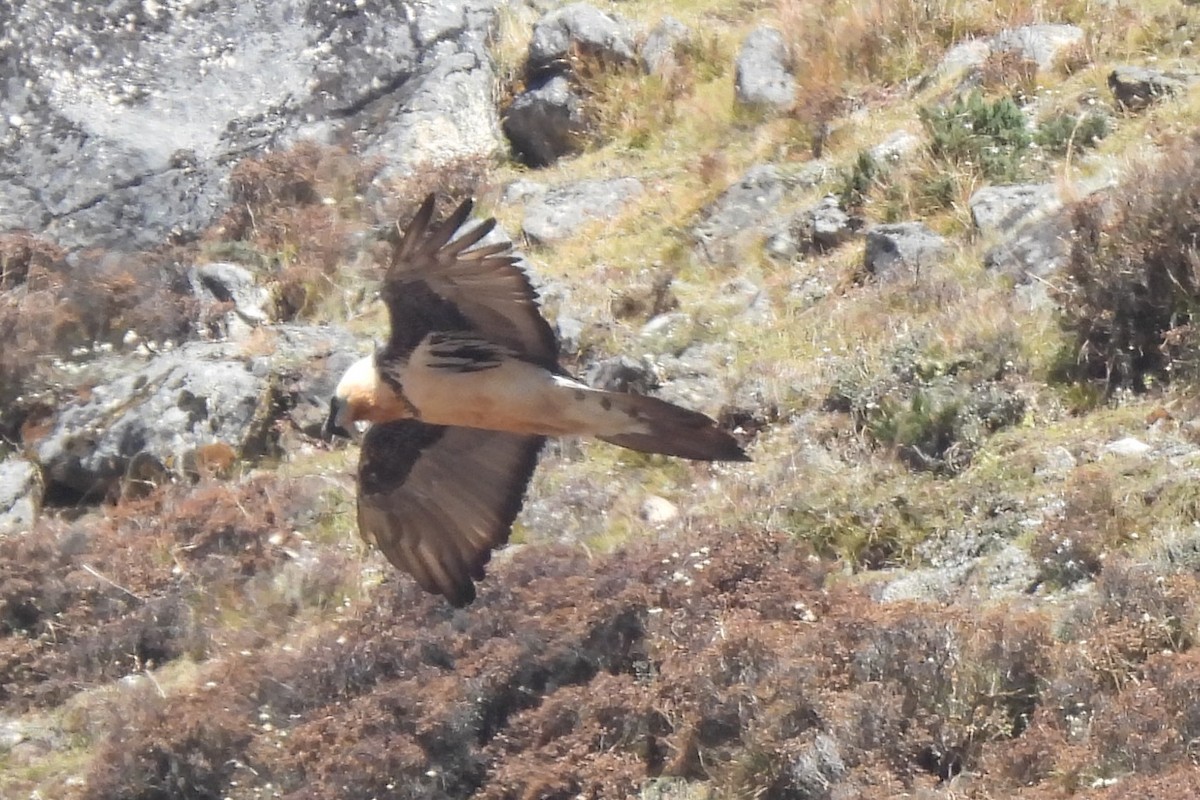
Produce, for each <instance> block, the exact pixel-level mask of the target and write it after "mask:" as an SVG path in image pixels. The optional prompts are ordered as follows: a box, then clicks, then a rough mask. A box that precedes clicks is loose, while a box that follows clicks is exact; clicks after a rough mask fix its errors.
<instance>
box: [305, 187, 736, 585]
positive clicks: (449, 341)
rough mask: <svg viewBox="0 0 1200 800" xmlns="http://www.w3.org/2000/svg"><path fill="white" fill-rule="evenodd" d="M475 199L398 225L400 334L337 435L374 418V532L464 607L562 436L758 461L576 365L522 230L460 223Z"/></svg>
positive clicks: (346, 385) (346, 380) (369, 512)
mask: <svg viewBox="0 0 1200 800" xmlns="http://www.w3.org/2000/svg"><path fill="white" fill-rule="evenodd" d="M471 207H472V203H471V201H470V200H468V201H466V202H464V203H462V204H461V205H460V206H459V207H458V210H457V211H455V212H454V213H453V214H451V215H450V216H449V217H448V218H446V219H444V220H442V221H441V222H437V223H435V222H434V221H433V212H434V196H433V195H430V196H429V197H427V198H426V199H425V202H424V203H423V204H422V205H421V208H420V210H418V211H417V213H416V215H415V216H414V217H413V219H412V221H411V222H410V223H409V224H408V226H407V229H406V230H405V231H404V235H403V236H401V237H399V241H398V243H397V244H395V246H394V249H393V252H392V255H391V263H390V264H389V265H388V268H387V273H386V274H385V276H384V282H383V289H382V295H383V300H384V302H385V303H386V305H387V309H388V316H389V319H390V322H391V335H390V337H389V339H388V341H387V344H386V345H384V346H383V347H382V348H378V349H376V351H375V352H374V353H373V354H372V355H369V356H366V357H365V358H363V359H361V360H359V361H357V362H355V363H354V364H353V365H351V366H350V368H349V369H348V370H347V371H346V373H345V375H344V376H343V377H342V379H341V381H340V382H339V383H338V385H337V389H336V390H335V392H334V396H333V398H332V399H331V400H330V405H329V417H328V419H327V421H326V423H325V432H326V435H327V437H328V436H333V435H335V434H336V435H342V436H348V435H350V431H352V430H355V426H354V423H356V422H358V421H366V422H369V423H370V426H369V428H368V429H367V431H366V433H365V435H364V436H363V439H362V452H361V456H360V460H359V468H358V527H359V532H360V533H361V534H362V536H363V538H364V539H365V540H366V541H367V542H368V543H370V544H373V545H375V546H376V547H378V548H379V549H380V550H382V551H383V554H384V555H385V556H387V559H388V560H389V561H390V562H391V563H392V564H394V565H395V566H397V567H399V568H400V569H402V570H404V571H405V572H408V573H409V574H410V575H412V576H413V578H415V579H416V580H417V582H418V583H419V584H420V585H421V587H422V588H424V589H425V590H426V591H428V592H432V593H435V594H441V595H443V596H444V597H445V598H446V599H447V600H449V602H450V603H451V604H453V605H454V606H456V607H461V606H464V605H466V604H468V603H470V602H471V601H472V600H474V599H475V583H474V582H475V581H479V580H482V579H483V577H484V566H485V565H486V564H487V562H488V560H489V559H490V558H491V554H492V550H493V549H495V548H497V547H499V546H501V545H503V544H504V543H505V542H506V541H507V540H508V536H509V531H510V529H511V527H512V523H513V520H514V519H515V518H516V516H517V512H518V511H520V509H521V503H522V498H523V497H524V494H525V489H526V487H527V486H528V484H529V479H530V477H531V476H532V475H533V470H534V467H535V466H536V464H537V458H538V451H540V450H541V448H542V444H543V443H544V442H545V439H546V437H547V436H595V437H597V438H599V439H602V440H604V441H606V442H611V443H612V444H615V445H619V446H621V447H628V448H630V449H633V450H639V451H641V452H644V453H662V454H665V455H671V456H680V457H682V458H691V459H698V460H704V461H746V460H748V459H747V456H746V454H745V453H744V452H743V451H742V448H741V447H740V446H739V445H738V443H737V441H736V440H734V438H733V437H732V436H730V435H729V433H727V432H726V431H724V430H722V429H720V428H719V427H717V424H716V422H714V421H713V420H712V419H710V418H709V417H706V416H705V415H703V414H699V413H697V412H695V411H689V410H687V409H684V408H680V407H679V406H675V405H672V404H671V403H667V402H665V401H663V400H659V399H657V398H654V397H646V396H642V395H635V394H625V393H619V392H608V391H602V390H600V389H593V388H591V387H590V386H587V385H586V384H584V383H581V382H579V381H577V380H575V379H574V378H572V377H571V376H570V375H569V374H567V372H566V371H564V370H563V369H562V368H561V367H560V366H559V365H558V342H557V340H556V339H555V336H554V332H553V331H552V330H551V328H550V325H549V324H548V323H547V322H546V320H545V319H544V318H543V317H542V315H541V313H540V311H539V309H538V297H537V293H536V292H535V291H534V289H533V287H532V286H531V285H530V283H529V279H528V277H527V276H526V275H525V273H524V271H523V270H522V269H521V268H520V267H519V266H518V261H519V259H518V257H516V256H514V255H513V253H512V244H511V243H510V242H503V243H497V244H481V242H482V241H483V239H484V237H485V236H487V234H488V233H489V232H490V231H491V230H492V229H493V228H494V227H495V224H496V221H495V220H494V219H489V220H487V221H486V222H483V223H480V224H478V225H476V226H474V227H473V228H470V229H469V230H466V231H464V232H463V233H461V234H460V235H458V236H457V237H456V236H455V234H456V233H458V231H459V229H460V228H461V227H462V225H463V223H464V222H465V221H466V220H467V218H468V216H469V215H470V213H471Z"/></svg>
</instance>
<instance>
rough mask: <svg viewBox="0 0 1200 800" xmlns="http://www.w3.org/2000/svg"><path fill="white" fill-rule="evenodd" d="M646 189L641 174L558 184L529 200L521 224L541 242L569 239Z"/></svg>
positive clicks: (534, 239)
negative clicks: (639, 177) (638, 175)
mask: <svg viewBox="0 0 1200 800" xmlns="http://www.w3.org/2000/svg"><path fill="white" fill-rule="evenodd" d="M643 191H644V189H643V187H642V182H641V181H639V180H638V179H637V178H612V179H608V180H591V181H580V182H578V183H570V184H565V185H563V186H557V187H555V188H553V189H550V190H548V191H547V192H546V193H545V194H542V195H540V196H537V197H534V198H533V199H531V200H530V201H529V203H528V205H526V206H525V216H524V219H523V220H522V222H521V228H522V230H523V231H524V232H525V235H526V236H528V237H529V238H530V240H532V241H534V242H536V243H538V244H549V243H552V242H558V241H562V240H563V239H569V238H570V237H571V236H574V235H575V234H576V233H577V232H578V231H579V230H580V229H581V228H583V227H584V226H585V225H587V224H588V223H590V222H592V221H594V220H604V219H612V218H613V217H615V216H616V215H617V214H619V213H621V209H623V208H624V207H625V205H626V204H627V203H628V202H629V201H630V200H632V199H633V198H635V197H637V196H638V195H640V194H641V193H642V192H643Z"/></svg>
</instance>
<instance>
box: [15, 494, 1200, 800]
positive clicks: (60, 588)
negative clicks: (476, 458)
mask: <svg viewBox="0 0 1200 800" xmlns="http://www.w3.org/2000/svg"><path fill="white" fill-rule="evenodd" d="M298 491H299V489H298V487H296V486H292V487H290V489H289V486H288V485H287V484H286V483H281V482H280V481H279V480H278V479H265V478H263V479H256V480H252V481H246V482H243V483H240V484H236V485H232V486H231V485H225V484H219V483H213V482H208V483H202V484H201V485H200V486H199V487H197V488H195V489H192V490H186V491H182V490H172V489H167V490H162V491H160V492H159V493H157V494H155V495H154V496H152V497H151V498H148V499H146V500H142V501H138V503H136V504H129V505H128V506H127V507H121V508H119V509H118V510H117V511H115V512H114V513H113V514H111V515H110V516H109V518H108V519H107V520H105V522H104V524H102V525H98V526H94V527H92V528H90V529H88V530H86V531H84V530H82V529H79V528H78V527H77V528H76V529H74V530H75V533H74V535H76V536H77V537H78V536H82V537H83V538H82V539H81V540H80V541H77V542H75V543H74V544H71V543H69V542H68V540H67V538H66V537H68V536H69V535H70V533H69V532H68V531H65V530H63V529H59V528H55V527H54V526H44V527H42V528H40V529H39V530H38V531H37V532H35V534H33V535H31V536H30V537H26V538H24V539H22V540H20V541H19V543H18V544H15V545H14V544H11V543H9V544H6V549H5V551H4V553H3V555H4V558H5V563H4V565H3V566H4V571H3V574H4V575H5V576H6V578H5V581H4V584H3V587H0V598H3V600H2V603H0V608H2V609H3V613H2V615H0V618H2V619H3V620H4V629H3V637H2V638H0V643H2V644H3V648H2V649H3V652H4V654H5V666H4V669H3V670H2V672H0V674H2V675H3V686H4V691H5V693H4V695H3V706H4V707H6V708H8V709H19V708H23V707H26V706H27V704H29V703H30V702H38V703H40V704H50V705H53V704H56V703H60V702H63V701H65V700H66V699H68V698H69V697H71V695H72V694H73V693H75V692H77V691H78V690H80V689H83V688H86V687H87V686H92V685H96V684H97V683H98V682H100V681H101V680H102V679H105V678H112V677H116V676H119V675H123V674H129V673H131V672H137V671H139V670H143V669H149V668H152V667H155V666H161V665H164V664H169V663H171V662H173V661H179V660H181V659H190V660H193V661H197V662H199V664H200V667H199V669H200V670H201V672H200V673H199V675H198V676H197V680H194V681H192V682H190V683H189V684H188V685H186V686H184V687H181V688H178V689H176V690H173V691H171V692H168V693H166V694H165V695H164V694H160V693H159V692H158V691H156V690H154V688H153V684H151V683H149V682H144V683H134V684H129V685H127V686H125V687H124V688H123V689H122V690H121V691H120V692H118V693H117V694H115V695H110V696H109V697H108V699H106V700H105V701H104V703H103V704H101V705H100V706H98V707H93V709H92V711H91V712H90V713H89V714H88V719H89V723H88V725H89V730H91V731H93V735H95V736H97V737H98V738H99V742H98V744H99V745H100V749H99V750H98V751H97V753H98V754H97V756H96V757H95V758H94V759H93V760H92V762H91V766H90V768H89V770H88V779H87V785H86V788H85V789H84V790H82V791H84V793H85V794H86V795H87V796H121V797H135V798H140V797H144V798H150V797H206V796H225V795H231V794H237V795H238V796H241V794H239V793H245V792H254V791H256V787H257V790H258V791H264V790H265V787H266V786H267V784H270V786H271V787H272V791H275V792H277V793H280V794H281V795H282V796H285V797H294V798H307V797H328V796H338V797H345V798H367V797H378V796H390V797H411V798H418V797H422V798H456V797H468V796H471V797H480V798H494V799H495V800H500V799H501V798H514V799H517V798H521V799H523V798H563V800H566V798H575V797H578V796H585V797H596V798H601V797H617V796H632V795H634V794H636V793H637V792H638V791H640V789H641V787H643V786H644V785H645V784H646V782H647V781H649V780H653V779H661V780H687V781H694V780H703V781H707V782H708V784H709V785H710V786H711V787H713V788H714V789H715V790H716V791H717V792H718V794H719V796H729V797H742V796H751V795H754V794H761V793H762V792H764V791H765V792H766V793H767V796H775V797H827V796H830V795H829V792H830V791H831V790H832V787H839V790H844V791H848V792H850V793H851V794H855V795H856V796H864V797H871V796H878V797H884V796H889V793H893V794H894V793H895V792H898V791H907V792H912V791H918V790H920V789H922V788H931V787H934V786H937V785H938V784H939V783H941V782H944V781H947V780H950V779H952V778H955V777H956V776H960V775H974V776H976V780H978V776H981V775H986V776H987V783H986V785H987V786H988V787H990V788H989V789H988V791H987V792H983V793H980V794H970V795H968V796H978V797H997V796H1020V797H1065V796H1068V795H1069V794H1072V793H1075V795H1076V796H1090V794H1094V795H1095V796H1097V797H1099V796H1105V795H1103V794H1102V793H1100V794H1097V793H1095V792H1091V793H1089V792H1088V791H1086V790H1087V787H1089V786H1092V785H1101V784H1098V783H1096V782H1097V781H1101V779H1107V778H1110V777H1112V778H1120V777H1124V776H1129V775H1132V776H1136V778H1137V780H1144V781H1151V780H1153V779H1161V780H1163V781H1166V780H1168V776H1171V775H1175V774H1176V773H1177V771H1178V770H1181V769H1182V768H1183V767H1184V766H1186V765H1189V764H1190V763H1191V762H1190V759H1191V748H1192V744H1191V743H1192V742H1194V741H1195V740H1196V738H1197V737H1198V736H1200V716H1198V715H1197V714H1196V712H1195V709H1194V708H1193V707H1192V703H1191V698H1193V697H1194V696H1195V692H1196V690H1197V688H1198V687H1200V677H1198V676H1200V661H1197V658H1196V654H1195V652H1194V651H1193V649H1192V643H1193V641H1192V634H1191V632H1192V631H1194V630H1195V626H1196V624H1197V622H1198V621H1200V605H1198V601H1197V600H1196V598H1197V597H1200V582H1198V580H1197V578H1196V577H1195V576H1194V575H1192V574H1191V573H1190V572H1177V573H1171V574H1165V575H1156V574H1155V573H1154V572H1153V571H1152V570H1151V569H1150V568H1148V567H1145V566H1141V565H1139V564H1137V563H1135V562H1133V561H1130V560H1125V559H1121V558H1119V557H1110V558H1108V559H1106V560H1105V561H1104V563H1103V565H1102V566H1101V567H1100V568H1099V569H1098V572H1097V583H1096V589H1095V591H1094V593H1092V594H1091V595H1088V596H1086V597H1084V599H1082V600H1080V601H1077V602H1076V603H1074V604H1073V605H1072V606H1071V608H1070V610H1069V613H1068V614H1066V615H1065V616H1063V617H1062V618H1061V619H1057V620H1056V619H1055V618H1053V617H1051V616H1050V615H1048V614H1047V613H1046V612H1045V611H1040V610H1035V609H1032V608H1030V609H1023V608H1021V607H1020V606H1019V605H1014V606H1011V607H1007V608H1003V607H996V608H989V607H983V608H980V609H969V608H933V607H931V606H929V605H927V604H916V603H914V604H892V605H880V604H878V603H877V602H876V601H874V600H872V599H871V598H870V597H868V596H867V595H866V594H865V592H864V590H863V589H860V588H854V587H852V586H848V585H843V584H842V583H841V582H840V581H837V580H833V581H831V578H830V572H829V570H830V568H831V566H832V563H831V562H828V561H823V560H821V559H817V558H815V557H814V556H813V554H812V551H811V549H810V548H808V547H807V546H806V545H804V544H802V543H801V542H799V541H798V540H796V539H793V538H791V537H788V536H783V535H769V534H765V533H750V532H747V531H735V530H728V531H725V532H723V533H722V534H720V535H714V536H707V537H704V539H703V540H701V539H699V538H695V537H685V538H684V539H681V540H675V541H671V542H664V543H639V544H635V545H633V546H631V547H630V548H628V549H627V550H624V551H620V552H617V553H615V554H613V555H611V556H603V557H594V558H593V557H589V556H588V555H587V554H586V553H585V552H584V551H583V550H582V549H579V548H569V547H553V546H546V547H538V548H530V549H528V550H520V551H517V552H515V553H514V554H513V555H512V556H511V557H510V558H506V559H501V560H500V561H499V563H497V564H495V565H494V566H493V568H492V572H493V573H494V574H493V576H492V578H491V580H489V581H488V582H487V583H485V584H484V590H483V593H482V595H481V598H480V600H479V601H478V602H477V604H476V605H475V606H473V607H472V608H470V609H469V610H466V611H462V612H456V611H454V610H452V609H450V608H449V607H447V606H446V605H444V604H442V603H440V602H439V601H438V600H437V599H435V598H431V597H428V596H426V595H424V594H423V593H422V592H420V590H419V589H418V588H416V587H415V586H414V585H413V583H412V582H411V581H409V580H408V579H407V578H406V577H404V576H401V575H398V574H396V573H391V572H389V573H387V579H386V581H385V582H384V584H383V585H382V586H380V587H378V588H377V589H376V590H375V593H374V596H373V597H372V601H371V602H370V603H365V604H360V605H358V606H357V607H356V608H355V610H353V611H352V612H351V613H350V614H348V615H346V616H345V617H342V618H341V619H337V620H334V619H329V618H327V619H329V621H327V622H326V623H325V624H324V625H323V626H322V627H321V628H320V629H318V630H314V631H312V632H310V633H309V634H308V635H305V636H301V637H291V636H288V635H287V633H286V631H287V629H288V628H287V622H286V620H287V619H289V618H293V619H294V618H295V617H294V615H295V613H296V610H297V609H296V607H294V606H293V607H292V608H290V609H287V610H282V611H280V612H278V615H277V616H275V617H274V619H276V620H278V622H276V623H273V624H276V625H278V626H279V627H277V628H276V629H275V630H267V629H266V628H268V627H269V625H266V626H264V619H271V618H272V614H270V613H267V614H265V615H264V614H263V613H262V609H261V608H260V609H259V610H257V611H256V612H255V614H256V616H255V623H254V627H255V629H256V630H255V631H244V632H243V633H242V634H240V635H238V636H235V637H234V638H230V636H231V633H230V626H229V624H228V623H229V621H228V617H227V614H228V613H229V612H228V611H225V612H218V611H216V607H217V606H218V605H219V606H222V607H224V606H227V605H230V604H237V603H241V604H262V603H264V602H266V600H267V598H268V596H269V595H268V593H265V591H264V588H263V587H264V586H266V585H268V584H272V583H277V582H278V581H279V579H280V576H281V575H283V574H285V572H286V570H287V569H288V568H289V567H288V565H289V564H290V563H291V558H290V557H289V556H287V554H286V550H287V547H288V546H281V545H279V544H277V542H278V541H279V539H278V534H279V532H280V531H286V530H288V529H289V524H288V523H287V521H286V520H287V519H289V518H290V516H292V515H294V514H295V513H297V512H296V509H297V507H298V506H297V503H299V504H300V507H302V506H303V503H302V502H301V501H300V500H299V499H298V497H297V496H296V494H297V492H298ZM1080 491H1081V492H1082V491H1083V490H1082V489H1081V490H1080ZM77 525H78V523H77ZM273 535H274V537H275V538H272V537H273ZM130 537H138V542H139V546H137V547H128V546H127V543H128V542H129V541H130ZM14 548H16V549H14ZM693 548H694V549H693ZM18 550H19V552H18ZM83 564H87V565H88V566H89V567H91V568H92V570H94V572H93V571H92V570H84V569H83V568H82V566H81V565H83ZM329 569H332V570H334V571H337V570H342V571H343V572H344V571H345V569H346V565H344V564H342V565H338V564H336V563H328V564H324V565H322V570H329ZM95 573H100V574H102V575H103V576H104V579H97V578H96V575H95ZM117 584H120V586H121V587H123V588H117ZM219 614H225V615H226V616H224V617H221V616H219ZM218 623H219V624H218ZM155 637H157V638H155ZM281 642H287V646H286V647H282V648H281V647H280V643H281ZM1179 774H1182V773H1179ZM1181 779H1182V778H1178V777H1177V778H1173V779H1171V780H1181ZM1164 785H1171V784H1169V783H1168V784H1164ZM997 793H999V794H997Z"/></svg>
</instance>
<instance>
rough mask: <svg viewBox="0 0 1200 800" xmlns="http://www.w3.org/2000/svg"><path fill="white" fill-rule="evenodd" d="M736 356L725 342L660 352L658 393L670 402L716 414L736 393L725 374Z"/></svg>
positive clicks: (656, 360) (658, 357) (657, 370)
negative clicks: (676, 353) (732, 390)
mask: <svg viewBox="0 0 1200 800" xmlns="http://www.w3.org/2000/svg"><path fill="white" fill-rule="evenodd" d="M732 357H733V353H732V349H731V348H730V346H729V345H727V344H724V343H706V344H696V345H692V346H690V347H687V348H685V349H684V350H683V352H681V353H679V354H678V355H673V354H663V355H660V356H657V357H656V359H655V366H656V368H657V369H656V373H657V374H658V375H659V376H660V379H661V381H662V383H661V385H660V386H659V388H658V390H657V391H656V392H655V395H656V396H658V397H661V398H662V399H664V400H666V401H667V402H669V403H675V404H676V405H681V406H684V407H685V408H692V409H695V410H697V411H701V412H703V413H706V414H709V415H716V414H718V413H720V411H721V409H723V408H724V407H726V406H727V405H729V402H730V398H731V396H732V392H731V389H730V386H729V384H728V382H727V379H726V378H725V377H724V376H725V375H727V374H728V371H727V369H726V365H727V364H728V363H729V361H730V360H731V359H732Z"/></svg>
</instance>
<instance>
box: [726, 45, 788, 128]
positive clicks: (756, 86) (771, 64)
mask: <svg viewBox="0 0 1200 800" xmlns="http://www.w3.org/2000/svg"><path fill="white" fill-rule="evenodd" d="M734 89H735V91H736V92H737V99H738V101H740V102H742V103H745V104H747V105H751V106H760V107H766V108H774V109H786V108H790V107H791V105H792V103H794V102H795V100H796V79H795V78H794V77H793V76H792V67H791V54H790V52H789V50H788V46H787V42H786V41H785V40H784V38H783V34H782V33H780V32H779V31H778V30H776V29H775V28H770V27H767V26H763V27H760V28H755V29H754V30H753V31H751V32H750V35H749V36H747V37H746V41H744V42H742V48H741V50H739V51H738V56H737V68H736V73H735V77H734Z"/></svg>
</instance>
